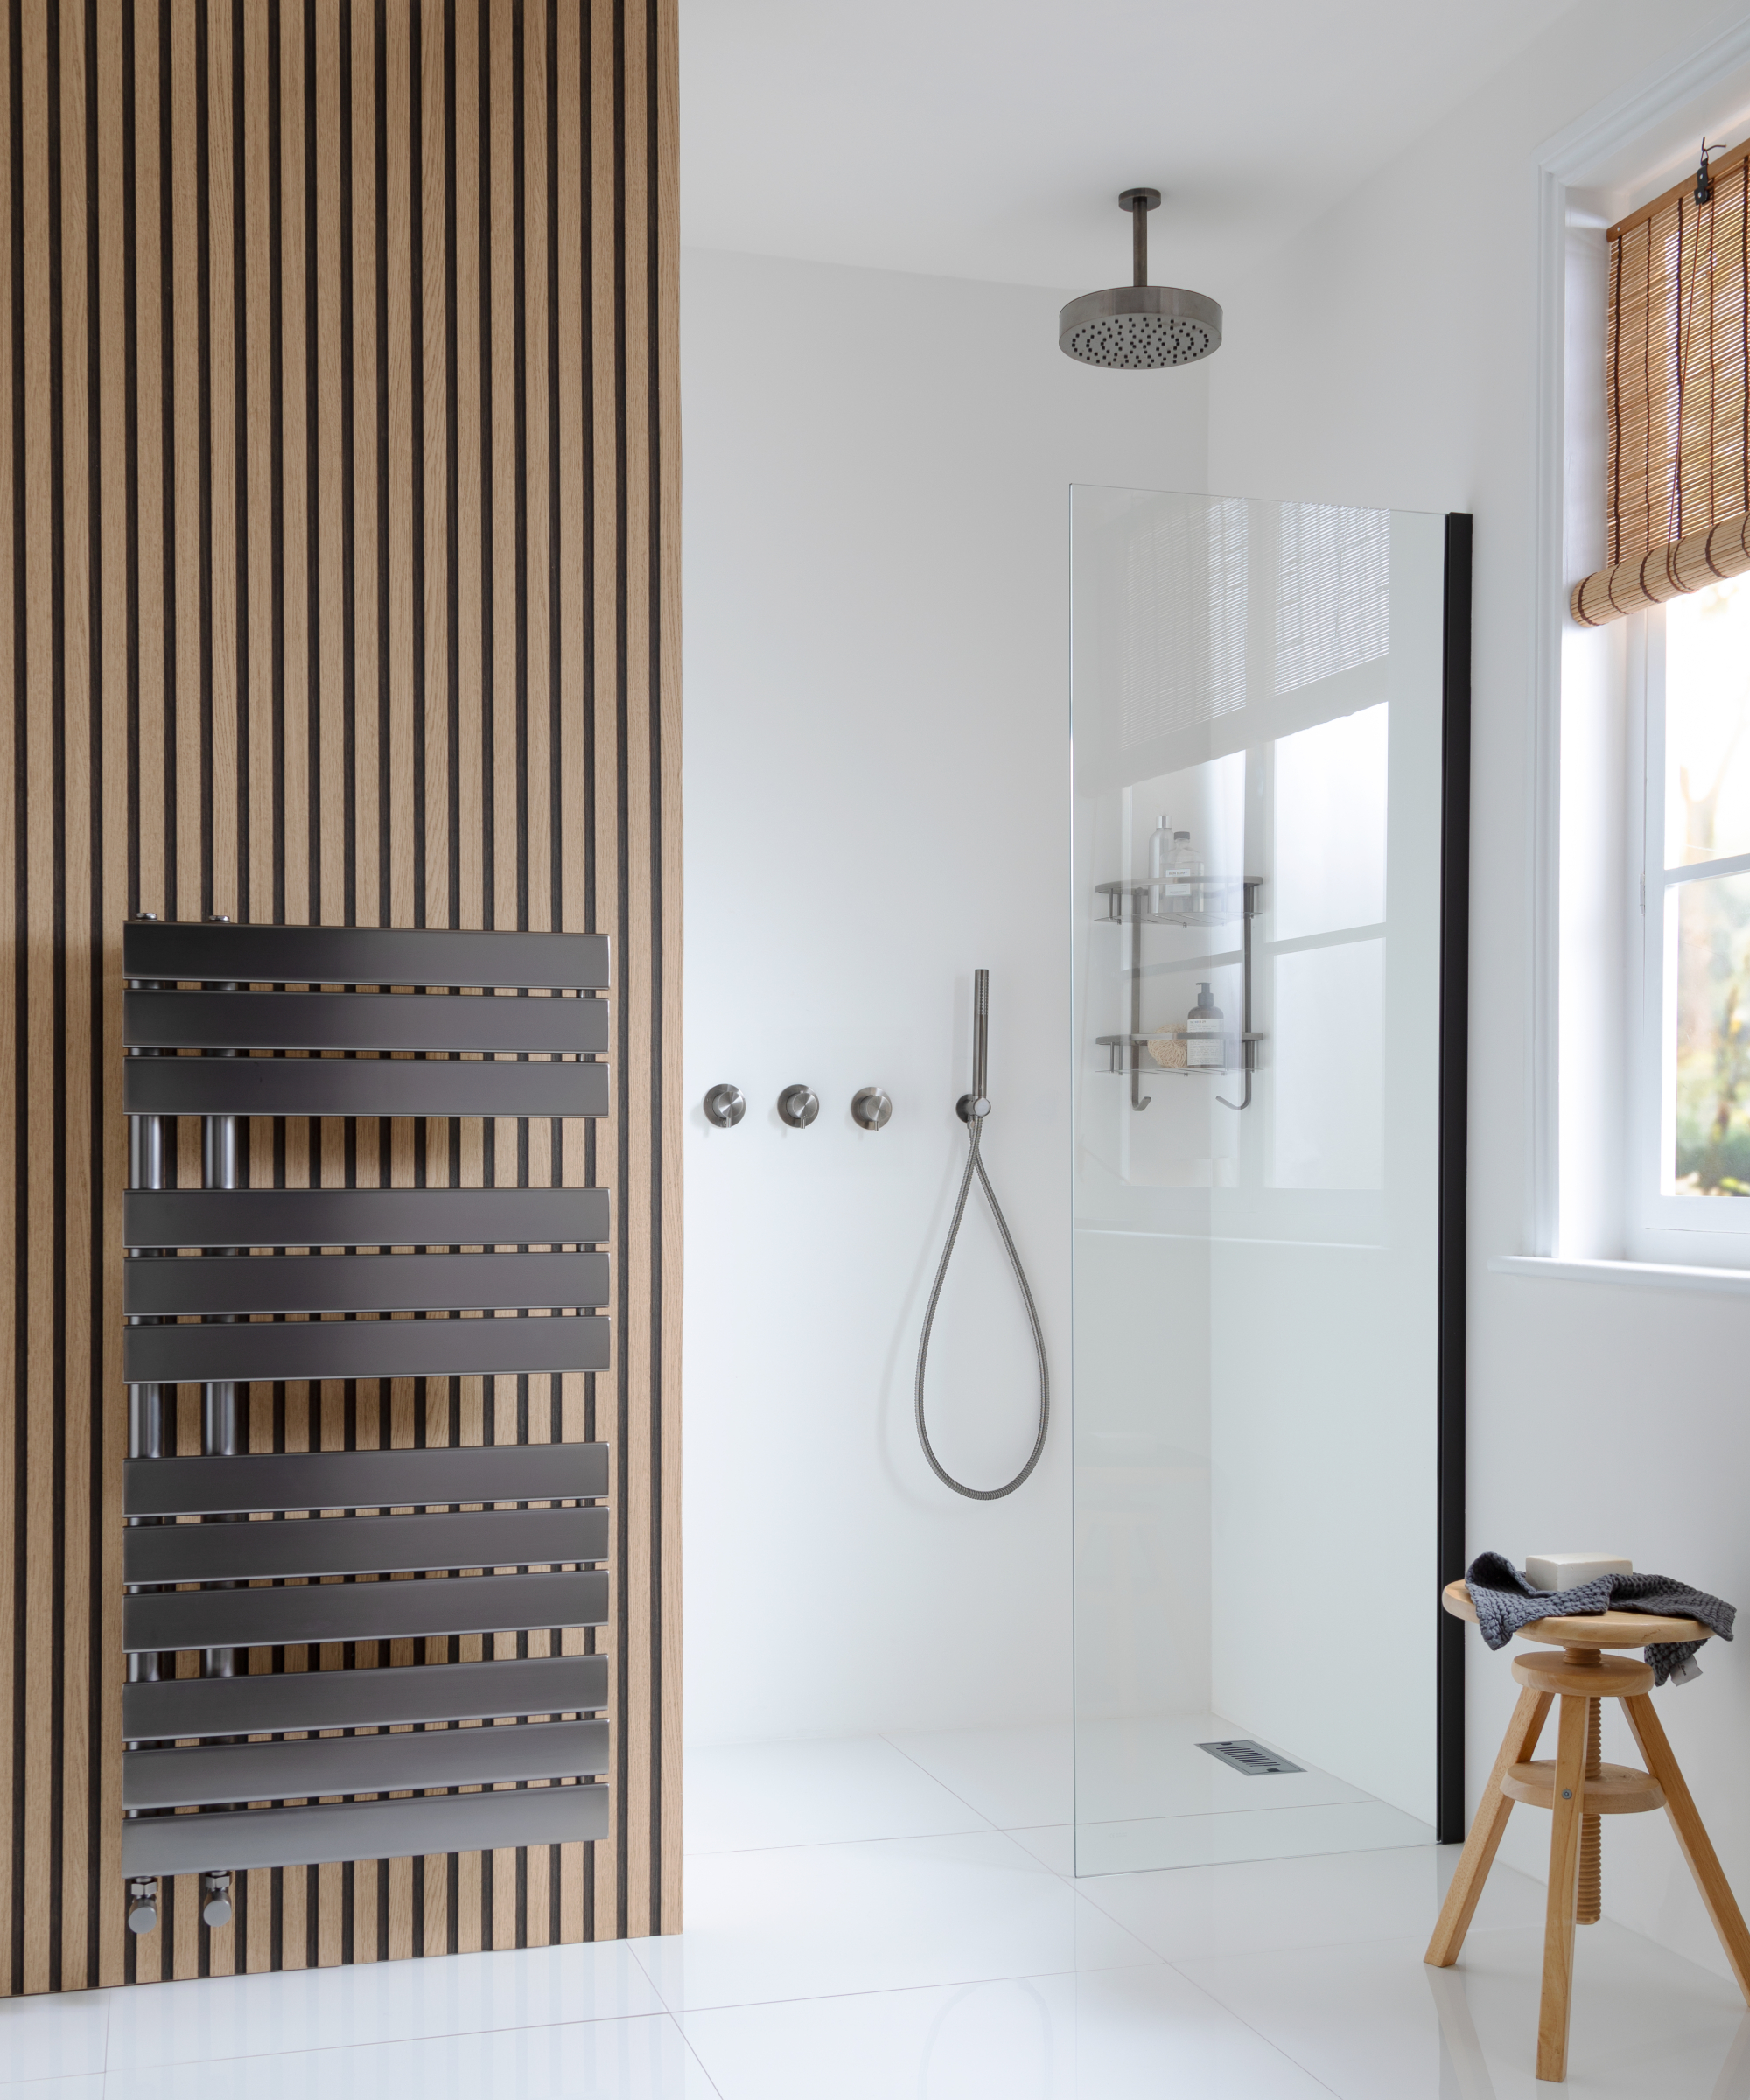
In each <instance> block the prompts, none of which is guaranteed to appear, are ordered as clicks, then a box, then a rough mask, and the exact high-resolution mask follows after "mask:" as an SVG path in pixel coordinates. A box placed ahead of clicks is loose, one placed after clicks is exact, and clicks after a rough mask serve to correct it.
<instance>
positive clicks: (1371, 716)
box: [1276, 706, 1390, 941]
mask: <svg viewBox="0 0 1750 2100" xmlns="http://www.w3.org/2000/svg"><path fill="white" fill-rule="evenodd" d="M1389 717H1390V708H1389V707H1386V706H1380V707H1369V708H1363V709H1362V711H1361V712H1360V713H1359V714H1355V715H1341V716H1339V718H1337V719H1336V720H1335V721H1334V722H1320V724H1318V725H1317V726H1316V727H1315V728H1313V729H1303V730H1302V731H1301V732H1299V735H1298V736H1292V737H1283V738H1280V739H1278V742H1277V746H1276V869H1277V882H1276V937H1277V939H1278V940H1279V941H1292V940H1295V939H1297V938H1298V937H1299V936H1300V935H1303V934H1325V933H1331V932H1334V931H1335V930H1336V929H1337V928H1342V927H1351V926H1380V925H1383V923H1384V921H1385V780H1386V758H1387V750H1386V739H1387V731H1386V725H1387V721H1388V718H1389Z"/></svg>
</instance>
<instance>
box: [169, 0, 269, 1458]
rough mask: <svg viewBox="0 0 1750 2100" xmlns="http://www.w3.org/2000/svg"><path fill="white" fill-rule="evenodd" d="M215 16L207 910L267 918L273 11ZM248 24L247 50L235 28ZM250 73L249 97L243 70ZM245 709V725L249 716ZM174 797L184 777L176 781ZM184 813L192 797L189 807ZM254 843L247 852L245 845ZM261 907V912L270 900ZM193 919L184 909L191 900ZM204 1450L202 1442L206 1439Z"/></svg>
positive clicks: (210, 37) (210, 14)
mask: <svg viewBox="0 0 1750 2100" xmlns="http://www.w3.org/2000/svg"><path fill="white" fill-rule="evenodd" d="M266 14H267V11H266V9H264V8H244V9H243V10H242V12H241V15H240V17H239V18H236V19H235V21H234V18H233V17H232V15H231V14H230V12H229V11H227V10H226V9H223V8H209V9H207V10H206V19H207V198H206V202H207V227H206V248H207V256H206V275H207V297H206V300H205V306H206V324H207V342H208V351H207V378H206V385H207V398H208V402H209V403H210V406H209V409H208V420H207V431H206V434H205V437H204V441H203V442H204V444H205V446H206V448H207V475H208V477H209V479H210V483H211V491H212V493H211V495H210V498H209V505H210V519H209V522H208V527H207V532H208V537H207V549H206V558H207V567H208V573H209V577H210V583H209V585H208V598H207V606H208V610H207V635H206V638H205V639H206V642H207V655H208V658H209V662H210V669H209V671H208V674H207V716H208V719H209V720H210V722H211V724H212V729H211V740H210V746H209V749H208V753H207V763H208V766H209V767H210V770H211V777H212V820H211V821H212V847H211V851H212V858H213V899H212V907H211V908H212V909H213V910H214V911H215V912H219V913H222V914H224V915H225V916H226V917H227V918H231V919H237V918H255V917H257V916H263V917H265V916H268V915H270V914H271V910H272V893H271V891H270V890H269V893H268V896H267V898H266V899H265V900H264V899H263V898H262V892H261V887H260V885H259V883H258V882H257V881H256V880H255V874H256V869H257V866H258V865H259V855H260V851H261V840H262V832H263V829H264V827H263V824H262V815H263V811H262V793H263V789H264V788H265V787H266V786H267V784H268V782H269V779H270V777H271V767H272V760H271V753H270V745H269V739H270V738H271V735H272V732H273V718H272V711H271V705H270V701H269V694H270V691H271V689H272V680H273V669H272V648H273V634H272V629H271V627H270V625H269V606H270V604H271V595H272V586H271V580H270V579H271V567H270V564H271V561H272V548H271V545H270V543H269V541H268V536H267V531H266V527H267V522H268V519H267V509H268V507H267V506H266V505H265V504H264V503H263V502H262V490H263V488H264V486H265V485H266V483H267V479H268V473H269V465H268V430H269V425H270V421H271V417H272V414H273V402H272V396H271V393H270V390H269V383H268V381H269V363H268V353H267V315H266V312H265V306H266V301H265V299H264V298H263V297H262V293H263V290H264V289H265V278H266V264H265V260H264V250H265V249H266V247H267V117H268V113H267V52H266V48H265V42H264V38H263V30H264V27H265V22H266ZM234 27H235V28H236V29H237V30H238V31H240V32H241V37H242V48H241V50H240V49H239V48H238V42H237V38H235V37H234V35H233V33H232V31H233V29H234ZM239 69H241V72H242V83H241V85H242V97H241V101H240V100H239V94H238V87H239V83H238V81H237V78H236V74H237V72H238V70H239ZM246 713H247V728H246V727H245V716H246ZM178 785H179V797H180V795H181V783H180V782H179V784H178ZM185 807H186V803H185ZM246 838H247V839H248V858H246V857H245V852H244V842H245V839H246ZM264 905H265V909H264V908H263V907H264ZM182 910H183V912H184V913H185V914H186V911H187V907H186V906H184V907H182ZM196 1448H197V1449H198V1448H199V1446H196Z"/></svg>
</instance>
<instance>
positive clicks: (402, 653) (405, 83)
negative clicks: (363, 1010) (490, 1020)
mask: <svg viewBox="0 0 1750 2100" xmlns="http://www.w3.org/2000/svg"><path fill="white" fill-rule="evenodd" d="M408 28H409V10H408V8H407V7H406V6H405V5H403V6H399V7H392V8H390V9H389V10H388V15H387V19H386V31H387V34H386V49H385V53H384V68H383V71H384V80H383V90H382V92H383V100H384V108H385V132H386V139H385V144H386V151H385V153H384V157H383V158H384V165H385V168H386V184H387V188H386V193H385V195H384V198H383V201H382V209H383V221H384V226H385V229H386V235H387V263H388V343H387V345H386V350H387V355H388V477H389V501H388V520H387V525H388V810H389V837H388V855H389V915H388V923H389V924H390V925H391V926H411V925H412V924H413V923H414V910H413V870H414V853H415V827H416V823H417V824H418V825H419V827H420V828H422V829H423V819H424V812H423V810H421V811H419V812H417V813H416V811H415V809H414V800H413V541H412V527H413V503H412V493H413V492H412V480H413V473H414V460H413V382H414V374H413V343H414V334H413V319H414V316H413V311H412V298H413V264H412V254H411V249H410V247H409V242H410V240H411V234H412V228H411V219H410V214H411V206H412V198H411V186H412V184H413V183H414V182H415V181H416V180H417V179H418V171H417V170H416V169H414V168H413V167H411V166H410V165H409V152H410V146H411V133H410V129H409V121H408V116H409V65H410V62H411V52H410V46H409V34H408Z"/></svg>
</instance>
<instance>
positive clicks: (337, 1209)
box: [123, 1058, 608, 1302]
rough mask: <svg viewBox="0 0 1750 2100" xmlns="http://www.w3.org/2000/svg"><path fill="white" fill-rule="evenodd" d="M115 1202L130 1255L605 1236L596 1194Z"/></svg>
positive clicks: (509, 1191)
mask: <svg viewBox="0 0 1750 2100" xmlns="http://www.w3.org/2000/svg"><path fill="white" fill-rule="evenodd" d="M213 1062H214V1064H217V1063H218V1062H219V1060H217V1059H216V1058H215V1059H214V1060H213ZM354 1069H355V1070H356V1069H357V1067H356V1066H354ZM397 1069H398V1070H405V1069H406V1068H405V1066H404V1065H398V1066H397ZM123 1222H124V1229H125V1236H126V1241H127V1244H128V1245H129V1246H130V1247H492V1246H501V1245H504V1244H507V1243H508V1244H509V1245H512V1246H517V1245H522V1246H528V1245H531V1244H533V1245H546V1246H559V1245H574V1246H580V1245H597V1246H599V1245H601V1244H602V1243H604V1242H605V1241H606V1238H607V1236H608V1192H607V1191H606V1189H605V1188H130V1190H129V1191H128V1192H127V1194H126V1195H125V1197H124V1198H123ZM561 1302H564V1301H563V1300H562V1301H561Z"/></svg>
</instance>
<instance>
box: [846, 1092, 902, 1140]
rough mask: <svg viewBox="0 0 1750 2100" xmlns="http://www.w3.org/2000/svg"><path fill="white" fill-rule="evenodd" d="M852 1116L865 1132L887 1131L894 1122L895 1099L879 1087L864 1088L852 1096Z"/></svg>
mask: <svg viewBox="0 0 1750 2100" xmlns="http://www.w3.org/2000/svg"><path fill="white" fill-rule="evenodd" d="M851 1120H852V1121H853V1122H855V1123H858V1124H861V1125H862V1127H863V1128H864V1129H865V1131H880V1130H885V1129H886V1126H887V1124H889V1123H890V1122H891V1121H892V1120H893V1096H892V1095H891V1094H884V1093H883V1092H882V1091H881V1089H880V1088H879V1087H865V1088H863V1089H862V1090H861V1091H860V1092H858V1093H856V1094H853V1095H852V1096H851Z"/></svg>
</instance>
